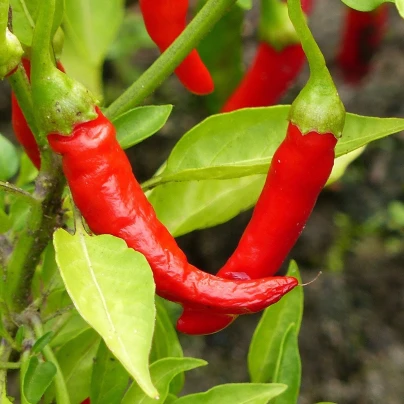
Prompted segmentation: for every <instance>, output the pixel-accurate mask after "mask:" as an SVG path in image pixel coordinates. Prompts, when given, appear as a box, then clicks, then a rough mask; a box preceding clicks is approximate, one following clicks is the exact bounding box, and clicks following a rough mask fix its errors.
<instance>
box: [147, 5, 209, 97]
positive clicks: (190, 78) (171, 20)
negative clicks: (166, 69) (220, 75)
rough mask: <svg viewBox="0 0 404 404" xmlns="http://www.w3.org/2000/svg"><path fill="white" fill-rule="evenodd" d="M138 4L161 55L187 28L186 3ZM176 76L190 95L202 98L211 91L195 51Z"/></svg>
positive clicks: (206, 72) (204, 70) (206, 70)
mask: <svg viewBox="0 0 404 404" xmlns="http://www.w3.org/2000/svg"><path fill="white" fill-rule="evenodd" d="M139 4H140V9H141V11H142V15H143V19H144V23H145V26H146V29H147V32H148V33H149V35H150V37H151V39H152V40H153V41H154V42H155V44H156V45H157V46H158V48H159V49H160V51H161V52H164V51H165V50H166V49H167V48H168V47H169V46H170V45H171V44H172V43H173V42H174V41H175V39H176V38H177V37H178V36H179V35H180V34H181V32H182V31H183V30H184V29H185V27H186V16H187V11H188V0H140V1H139ZM175 73H176V74H177V77H178V78H179V80H180V81H181V83H182V84H183V85H184V86H185V87H186V88H187V89H188V90H189V91H191V92H192V93H195V94H199V95H205V94H209V93H211V92H212V91H213V89H214V84H213V80H212V77H211V75H210V73H209V71H208V69H207V68H206V66H205V65H204V63H203V61H202V60H201V58H200V56H199V54H198V52H197V51H196V50H195V49H194V50H192V51H191V53H190V54H189V55H188V56H187V57H186V58H185V59H184V60H183V61H182V62H181V64H180V65H179V66H178V67H177V68H176V69H175Z"/></svg>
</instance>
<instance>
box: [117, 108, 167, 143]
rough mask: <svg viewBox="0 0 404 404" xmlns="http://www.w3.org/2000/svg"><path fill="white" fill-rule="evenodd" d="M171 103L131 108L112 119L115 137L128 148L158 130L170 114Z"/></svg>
mask: <svg viewBox="0 0 404 404" xmlns="http://www.w3.org/2000/svg"><path fill="white" fill-rule="evenodd" d="M172 109H173V106H172V105H149V106H145V107H138V108H134V109H131V110H130V111H128V112H125V113H124V114H122V115H120V116H118V117H117V118H116V119H114V121H113V124H114V126H115V128H116V131H117V139H118V141H119V144H120V145H121V147H122V148H123V149H128V148H129V147H132V146H134V145H135V144H137V143H140V142H141V141H143V140H145V139H147V138H148V137H150V136H152V135H154V134H155V133H156V132H157V131H158V130H160V129H161V128H162V127H163V126H164V124H165V123H166V121H167V119H168V117H169V116H170V113H171V110H172Z"/></svg>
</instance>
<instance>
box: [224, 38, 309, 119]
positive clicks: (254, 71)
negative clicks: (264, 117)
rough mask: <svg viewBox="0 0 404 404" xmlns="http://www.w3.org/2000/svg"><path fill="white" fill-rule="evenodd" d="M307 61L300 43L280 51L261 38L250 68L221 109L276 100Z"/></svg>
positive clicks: (262, 105) (261, 104)
mask: <svg viewBox="0 0 404 404" xmlns="http://www.w3.org/2000/svg"><path fill="white" fill-rule="evenodd" d="M305 61H306V57H305V55H304V52H303V49H302V47H301V45H300V44H294V45H289V46H287V47H285V48H284V49H282V50H281V51H277V50H276V49H274V48H273V47H272V46H271V45H269V44H268V43H266V42H261V43H260V44H259V46H258V50H257V53H256V55H255V59H254V61H253V62H252V65H251V67H250V69H249V70H248V71H247V73H246V74H245V76H244V77H243V80H242V81H241V83H240V84H239V85H238V87H237V88H236V90H235V91H234V92H233V94H232V95H231V96H230V98H229V99H228V100H227V101H226V103H225V105H224V106H223V107H222V112H230V111H235V110H237V109H241V108H252V107H265V106H270V105H274V104H276V103H277V102H278V100H279V99H280V97H281V96H282V95H283V94H284V93H285V92H286V90H287V89H288V88H289V87H290V85H291V84H292V82H293V80H294V79H295V78H296V77H297V75H298V74H299V72H300V71H301V69H302V67H303V65H304V63H305Z"/></svg>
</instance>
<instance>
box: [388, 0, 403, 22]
mask: <svg viewBox="0 0 404 404" xmlns="http://www.w3.org/2000/svg"><path fill="white" fill-rule="evenodd" d="M390 1H391V2H393V1H394V0H390ZM395 3H396V7H397V10H398V13H399V14H400V16H401V17H402V18H404V0H396V1H395Z"/></svg>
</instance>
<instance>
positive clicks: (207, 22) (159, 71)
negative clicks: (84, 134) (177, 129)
mask: <svg viewBox="0 0 404 404" xmlns="http://www.w3.org/2000/svg"><path fill="white" fill-rule="evenodd" d="M235 2H236V0H208V1H207V3H206V4H205V5H204V6H203V7H202V9H201V10H200V11H199V13H198V14H197V15H196V16H195V18H194V19H193V20H192V21H191V22H190V23H189V25H188V26H187V27H186V28H185V30H184V31H183V32H182V34H181V35H180V36H179V37H178V38H177V39H176V40H175V41H174V42H173V43H172V44H171V46H170V47H169V48H168V49H167V50H166V51H165V52H164V53H163V54H162V55H161V56H160V57H159V58H158V59H157V60H156V61H155V62H154V63H153V64H152V65H151V66H150V67H149V68H148V69H147V70H146V71H145V72H144V73H143V74H142V75H141V76H140V77H139V79H138V80H136V81H135V82H134V83H133V84H132V85H131V86H130V87H129V88H128V89H127V90H126V91H125V92H124V93H123V94H122V95H121V96H120V97H118V98H117V99H116V100H115V101H114V102H113V103H112V104H111V105H110V106H109V107H108V108H107V109H106V110H105V111H104V112H105V114H106V116H107V117H108V118H109V119H114V118H116V117H117V116H118V115H121V114H123V113H124V112H126V111H128V110H129V109H130V108H133V107H135V106H136V105H138V104H140V103H141V102H142V101H143V100H144V99H145V98H146V97H147V96H148V95H150V94H151V93H152V92H153V91H154V90H155V89H156V88H157V87H158V86H159V85H160V84H161V83H162V82H163V81H164V80H165V79H166V78H167V77H168V76H169V75H170V74H171V73H172V72H173V71H174V69H175V68H176V67H177V66H178V65H179V64H180V63H181V61H182V60H183V59H185V57H186V56H187V55H188V54H189V53H190V52H191V50H192V49H194V48H195V47H196V46H197V45H198V43H199V42H200V41H201V39H202V38H203V37H204V36H205V35H206V34H207V33H208V32H209V31H210V30H211V29H212V27H213V26H214V25H215V24H216V22H217V21H218V20H219V19H220V18H221V17H222V16H223V15H224V14H225V13H226V11H228V10H229V9H230V7H231V6H232V5H233V4H234V3H235Z"/></svg>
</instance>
